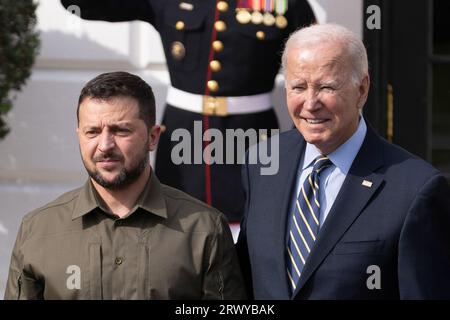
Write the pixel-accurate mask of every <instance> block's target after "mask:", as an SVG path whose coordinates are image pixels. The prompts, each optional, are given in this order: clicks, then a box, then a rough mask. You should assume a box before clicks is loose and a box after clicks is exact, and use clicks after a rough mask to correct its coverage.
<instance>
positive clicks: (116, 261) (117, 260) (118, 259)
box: [114, 257, 123, 266]
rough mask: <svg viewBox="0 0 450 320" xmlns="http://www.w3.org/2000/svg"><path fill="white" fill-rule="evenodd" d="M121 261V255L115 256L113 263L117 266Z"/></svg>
mask: <svg viewBox="0 0 450 320" xmlns="http://www.w3.org/2000/svg"><path fill="white" fill-rule="evenodd" d="M122 262H123V258H122V257H117V258H116V259H115V260H114V263H115V264H116V265H118V266H120V265H121V264H122Z"/></svg>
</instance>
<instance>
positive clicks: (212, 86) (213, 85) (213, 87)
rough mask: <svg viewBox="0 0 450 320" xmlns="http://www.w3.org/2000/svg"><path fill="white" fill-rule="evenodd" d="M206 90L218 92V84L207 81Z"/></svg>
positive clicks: (213, 81)
mask: <svg viewBox="0 0 450 320" xmlns="http://www.w3.org/2000/svg"><path fill="white" fill-rule="evenodd" d="M208 89H209V91H211V92H216V91H217V90H219V84H218V83H217V81H215V80H209V81H208Z"/></svg>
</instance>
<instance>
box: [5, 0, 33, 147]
mask: <svg viewBox="0 0 450 320" xmlns="http://www.w3.org/2000/svg"><path fill="white" fill-rule="evenodd" d="M36 7H37V5H36V4H35V3H34V2H33V0H0V139H2V138H4V137H5V136H6V134H7V133H8V132H9V128H8V126H7V123H6V119H5V117H6V114H7V113H8V112H9V111H10V110H11V108H12V100H13V99H12V93H13V92H14V91H16V92H17V91H20V89H21V88H22V86H23V85H24V84H25V82H26V80H27V79H28V77H29V76H30V74H31V67H32V66H33V63H34V60H35V57H36V55H37V53H38V50H39V36H38V33H37V31H36V30H35V26H36V14H35V11H36Z"/></svg>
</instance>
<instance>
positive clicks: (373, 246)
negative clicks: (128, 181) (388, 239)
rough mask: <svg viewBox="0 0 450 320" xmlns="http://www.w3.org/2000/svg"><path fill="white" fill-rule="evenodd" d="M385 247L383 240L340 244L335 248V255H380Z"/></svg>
mask: <svg viewBox="0 0 450 320" xmlns="http://www.w3.org/2000/svg"><path fill="white" fill-rule="evenodd" d="M383 247H384V241H383V240H370V241H349V242H340V243H338V244H337V245H336V247H335V248H334V251H333V253H334V254H335V255H346V254H366V255H376V254H380V253H381V252H382V250H383Z"/></svg>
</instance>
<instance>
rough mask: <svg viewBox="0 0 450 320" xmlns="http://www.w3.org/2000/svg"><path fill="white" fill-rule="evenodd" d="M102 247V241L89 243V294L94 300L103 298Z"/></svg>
mask: <svg viewBox="0 0 450 320" xmlns="http://www.w3.org/2000/svg"><path fill="white" fill-rule="evenodd" d="M101 251H102V247H101V244H100V243H90V244H89V277H88V282H89V295H90V298H91V299H93V300H99V299H102V298H103V295H102V263H101Z"/></svg>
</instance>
